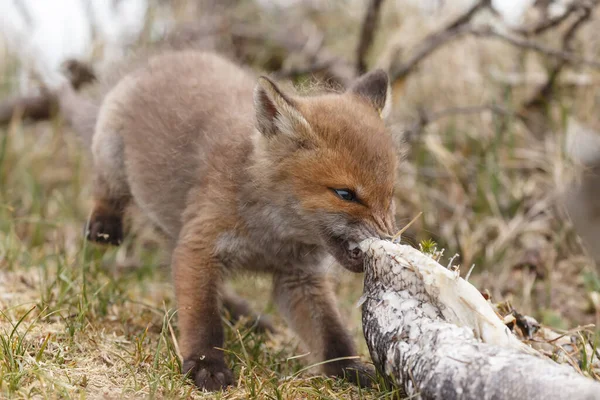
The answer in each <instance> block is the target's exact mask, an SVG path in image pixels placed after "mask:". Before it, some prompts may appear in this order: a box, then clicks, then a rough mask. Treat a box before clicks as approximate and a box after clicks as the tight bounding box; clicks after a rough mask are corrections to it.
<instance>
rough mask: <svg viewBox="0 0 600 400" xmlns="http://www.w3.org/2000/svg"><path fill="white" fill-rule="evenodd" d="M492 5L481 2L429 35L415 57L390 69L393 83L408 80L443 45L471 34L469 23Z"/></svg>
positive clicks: (489, 2)
mask: <svg viewBox="0 0 600 400" xmlns="http://www.w3.org/2000/svg"><path fill="white" fill-rule="evenodd" d="M490 4H491V0H479V1H477V2H476V3H475V4H474V5H473V6H472V7H471V8H469V9H468V10H467V11H466V12H465V13H463V14H461V15H459V16H458V17H457V18H456V19H455V20H454V21H452V22H451V23H450V24H448V25H447V26H446V27H444V28H442V29H441V30H439V31H437V32H434V33H432V34H430V35H428V36H427V37H426V38H425V39H424V40H423V41H422V42H421V43H420V44H419V45H418V47H417V50H416V51H415V52H414V55H413V56H412V57H410V58H409V59H408V60H407V61H406V62H404V63H398V62H396V63H394V64H393V65H392V68H391V69H390V76H391V81H392V82H397V81H399V80H402V79H404V78H406V76H408V75H409V74H410V73H411V72H412V71H413V70H414V69H415V68H416V67H417V66H418V65H419V63H420V62H421V61H423V60H424V59H425V58H427V57H428V56H429V55H431V54H432V53H433V52H434V51H436V50H437V49H438V48H440V47H441V46H442V45H444V44H446V43H448V42H450V41H452V40H455V39H457V38H458V37H460V36H462V35H463V34H465V33H467V32H469V30H468V29H466V27H468V24H469V22H471V20H472V19H473V17H474V16H475V15H476V14H477V13H478V12H479V11H481V10H483V9H485V8H488V7H489V6H490Z"/></svg>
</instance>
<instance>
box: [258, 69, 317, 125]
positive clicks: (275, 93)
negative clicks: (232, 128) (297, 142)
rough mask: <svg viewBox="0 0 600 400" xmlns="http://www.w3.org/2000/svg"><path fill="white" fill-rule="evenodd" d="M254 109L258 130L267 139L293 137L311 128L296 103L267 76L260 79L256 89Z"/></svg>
mask: <svg viewBox="0 0 600 400" xmlns="http://www.w3.org/2000/svg"><path fill="white" fill-rule="evenodd" d="M254 109H255V110H256V122H257V128H258V130H259V131H260V132H261V133H262V134H263V135H264V136H266V137H273V136H275V135H280V134H281V135H286V136H288V137H293V136H296V135H298V133H300V132H301V130H302V129H306V128H308V127H309V125H308V122H307V121H306V119H304V117H303V116H302V114H301V113H300V111H298V109H297V108H296V105H295V104H294V101H293V100H292V99H290V98H289V97H287V96H286V95H285V94H284V93H283V92H282V91H281V90H280V89H279V87H277V85H276V84H275V82H273V81H271V80H270V79H269V78H267V77H265V76H261V77H260V78H258V83H257V84H256V87H255V88H254Z"/></svg>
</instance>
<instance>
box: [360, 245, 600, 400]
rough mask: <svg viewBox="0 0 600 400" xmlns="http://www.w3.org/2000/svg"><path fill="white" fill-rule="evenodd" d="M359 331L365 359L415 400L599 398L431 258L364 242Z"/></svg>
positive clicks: (590, 384) (594, 387)
mask: <svg viewBox="0 0 600 400" xmlns="http://www.w3.org/2000/svg"><path fill="white" fill-rule="evenodd" d="M361 248H362V249H363V251H365V253H366V261H365V289H364V295H363V298H362V300H361V301H362V311H363V317H362V318H363V321H362V322H363V330H364V334H365V338H366V341H367V345H368V347H369V350H370V353H371V358H372V359H373V362H374V363H375V365H376V367H377V368H378V370H379V371H380V373H382V374H383V375H384V376H385V377H386V378H387V379H389V380H390V381H392V382H393V383H394V384H395V385H396V386H398V387H400V388H401V389H402V390H403V391H404V394H405V395H406V396H411V398H421V399H444V400H452V399H464V400H470V399H473V400H475V399H477V400H479V399H497V400H501V399H524V400H525V399H528V400H529V399H569V400H575V399H600V383H598V382H596V381H594V380H592V379H589V378H586V377H584V376H582V375H580V374H578V373H577V372H575V371H574V370H573V369H572V368H571V367H569V366H567V365H561V364H558V363H556V362H554V361H552V360H550V359H549V358H546V357H543V356H541V355H540V354H539V353H537V352H535V350H533V349H532V348H530V347H529V346H527V345H525V344H524V343H522V342H520V341H519V340H518V339H517V338H516V337H515V336H514V335H513V334H512V332H510V330H508V328H507V327H506V326H505V325H504V324H503V323H502V321H501V320H500V318H499V317H498V315H497V314H496V313H495V312H494V310H493V308H492V307H491V304H490V303H488V302H487V301H486V300H485V299H484V298H483V296H482V295H481V293H479V291H478V290H477V289H475V288H474V287H473V286H472V285H471V284H470V283H468V282H466V281H465V280H464V279H462V278H460V277H459V276H458V272H455V271H452V270H450V269H448V268H444V267H443V266H441V265H440V264H438V263H437V262H436V261H435V260H434V259H433V258H432V257H430V256H428V255H425V254H423V253H421V252H420V251H418V250H416V249H414V248H412V247H410V246H405V245H399V244H394V243H392V242H390V241H383V240H375V239H368V240H366V241H364V242H363V243H361Z"/></svg>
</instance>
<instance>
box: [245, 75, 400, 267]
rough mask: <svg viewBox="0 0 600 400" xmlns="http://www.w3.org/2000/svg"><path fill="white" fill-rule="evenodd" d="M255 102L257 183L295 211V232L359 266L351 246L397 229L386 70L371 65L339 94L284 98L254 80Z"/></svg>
mask: <svg viewBox="0 0 600 400" xmlns="http://www.w3.org/2000/svg"><path fill="white" fill-rule="evenodd" d="M254 102H255V109H256V115H257V132H256V135H255V137H254V140H255V141H254V144H255V155H256V159H255V161H256V163H255V168H259V170H260V172H261V173H262V176H260V177H258V178H257V179H260V180H261V181H262V182H261V184H262V185H261V186H262V187H266V188H267V189H268V191H269V195H270V196H272V198H273V201H276V202H278V203H279V204H280V205H283V206H285V207H287V208H288V210H290V211H291V212H293V213H295V215H296V216H297V217H298V218H297V221H298V222H297V225H298V226H294V228H295V229H300V231H301V232H303V233H304V234H305V235H304V236H305V237H308V238H310V240H315V238H316V241H318V242H320V243H322V244H323V245H324V246H325V247H326V248H327V249H328V251H329V252H330V253H331V254H332V255H333V256H334V257H335V258H336V259H337V261H338V262H339V263H340V264H342V265H343V266H344V267H346V268H347V269H349V270H351V271H355V272H359V271H362V269H363V254H362V253H361V251H360V250H359V248H358V246H357V245H358V243H359V242H360V241H362V240H363V239H365V238H367V237H373V236H375V237H382V236H387V235H391V234H393V233H394V231H395V228H396V227H395V223H394V203H393V190H394V181H395V175H396V167H397V163H398V156H397V153H396V149H395V146H394V143H393V140H392V137H391V135H390V133H389V132H388V131H387V129H386V126H385V123H384V119H385V117H386V116H387V113H388V112H389V109H390V88H389V82H388V76H387V74H386V73H385V72H384V71H383V70H375V71H373V72H370V73H368V74H366V75H363V76H362V77H360V78H358V79H357V80H356V81H355V82H354V83H353V84H352V85H351V86H350V88H349V89H347V90H346V91H345V92H344V93H327V94H324V95H317V96H308V97H299V96H291V95H288V94H286V93H284V92H283V91H282V90H281V89H280V88H279V87H278V86H277V85H276V84H275V83H274V82H272V81H271V80H269V79H268V78H265V77H261V78H259V81H258V84H257V85H256V88H255V92H254ZM256 175H258V174H256ZM286 222H289V221H286ZM295 225H296V223H295ZM299 240H305V239H304V238H299Z"/></svg>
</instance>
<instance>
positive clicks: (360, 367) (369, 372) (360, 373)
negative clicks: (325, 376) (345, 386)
mask: <svg viewBox="0 0 600 400" xmlns="http://www.w3.org/2000/svg"><path fill="white" fill-rule="evenodd" d="M338 376H339V377H340V378H345V379H347V380H348V381H349V382H352V383H354V384H355V385H357V386H360V387H362V388H369V387H372V386H373V382H375V379H376V376H377V375H376V373H375V368H374V367H373V366H371V365H368V364H363V363H360V362H356V363H352V364H350V365H348V366H345V367H344V368H342V371H341V373H339V374H338Z"/></svg>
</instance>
